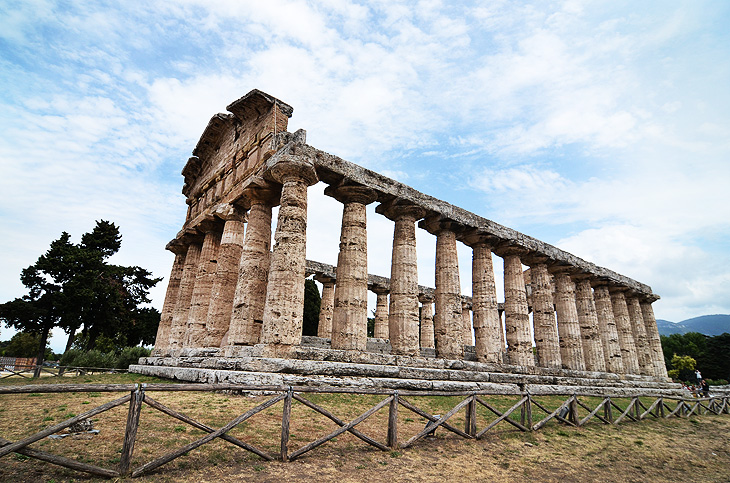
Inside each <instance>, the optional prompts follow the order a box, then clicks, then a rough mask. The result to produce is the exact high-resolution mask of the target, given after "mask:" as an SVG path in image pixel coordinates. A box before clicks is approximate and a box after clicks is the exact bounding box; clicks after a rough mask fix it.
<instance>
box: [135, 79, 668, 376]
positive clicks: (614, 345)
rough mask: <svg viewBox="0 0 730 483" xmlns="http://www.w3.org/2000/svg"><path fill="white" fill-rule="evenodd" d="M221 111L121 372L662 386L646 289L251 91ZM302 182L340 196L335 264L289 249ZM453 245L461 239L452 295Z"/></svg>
mask: <svg viewBox="0 0 730 483" xmlns="http://www.w3.org/2000/svg"><path fill="white" fill-rule="evenodd" d="M227 110H228V113H227V114H216V115H215V116H213V118H212V119H211V120H210V122H209V123H208V126H207V127H206V129H205V131H204V132H203V135H202V137H201V138H200V141H199V142H198V144H197V146H196V147H195V149H194V150H193V156H192V157H191V158H190V159H189V160H188V162H187V163H186V164H185V167H184V169H183V171H182V174H183V176H184V178H185V184H184V186H183V194H184V195H185V196H186V197H187V204H188V211H187V217H186V220H185V224H184V225H183V227H182V229H181V230H180V232H179V233H178V235H177V236H176V237H175V239H174V240H172V241H171V242H170V243H169V244H168V246H167V248H168V249H169V250H170V251H172V252H173V253H174V254H175V261H174V263H173V267H172V271H171V274H170V277H169V281H168V287H167V294H166V296H165V302H164V307H163V310H162V319H161V321H160V326H159V331H158V333H157V340H156V343H155V348H154V351H153V353H152V356H151V357H149V358H143V359H141V360H140V364H139V365H135V366H132V370H134V371H136V372H142V373H146V374H155V375H160V376H165V377H171V378H177V379H182V380H190V381H207V382H243V383H267V384H295V385H303V384H322V385H348V384H352V385H370V386H373V385H375V386H382V387H391V388H399V387H403V388H419V389H423V388H452V389H453V388H457V389H465V388H466V389H469V388H470V389H479V388H483V387H485V386H488V385H490V384H520V385H526V384H527V385H529V384H541V385H550V384H552V385H561V384H562V385H566V384H567V385H570V384H579V385H592V386H613V387H622V386H626V385H641V386H643V387H657V388H662V387H666V388H669V387H670V385H668V382H669V380H668V379H667V374H666V370H665V367H664V359H663V354H662V349H661V345H660V340H659V333H658V331H657V325H656V320H655V318H654V313H653V310H652V303H653V302H654V301H656V300H657V299H658V298H659V297H658V296H657V295H655V294H654V293H652V290H651V288H650V287H649V286H647V285H645V284H642V283H640V282H637V281H635V280H632V279H630V278H628V277H625V276H623V275H620V274H618V273H615V272H613V271H611V270H609V269H606V268H602V267H599V266H596V265H594V264H592V263H590V262H587V261H585V260H582V259H580V258H578V257H576V256H574V255H571V254H570V253H567V252H565V251H562V250H560V249H558V248H556V247H554V246H551V245H549V244H547V243H544V242H541V241H539V240H536V239H534V238H531V237H529V236H527V235H524V234H522V233H519V232H516V231H515V230H512V229H510V228H507V227H505V226H502V225H499V224H497V223H495V222H493V221H491V220H487V219H485V218H482V217H480V216H478V215H476V214H474V213H470V212H468V211H466V210H463V209H461V208H459V207H457V206H453V205H450V204H449V203H446V202H444V201H441V200H438V199H435V198H432V197H430V196H428V195H425V194H423V193H420V192H418V191H416V190H414V189H412V188H410V187H408V186H406V185H404V184H401V183H399V182H397V181H394V180H392V179H389V178H387V177H385V176H382V175H379V174H377V173H374V172H372V171H369V170H367V169H365V168H362V167H360V166H357V165H355V164H353V163H350V162H348V161H345V160H343V159H340V158H338V157H336V156H333V155H331V154H328V153H325V152H323V151H320V150H318V149H316V148H314V147H312V146H309V145H307V144H306V139H305V132H304V131H303V130H299V131H297V132H295V133H289V132H287V123H288V119H289V117H290V116H291V115H292V113H293V108H292V107H291V106H289V105H288V104H286V103H284V102H282V101H280V100H278V99H276V98H274V97H272V96H269V95H267V94H265V93H263V92H261V91H258V90H253V91H251V92H249V93H248V94H246V95H245V96H244V97H242V98H240V99H238V100H237V101H235V102H233V103H232V104H230V105H229V106H228V107H227ZM316 183H325V184H326V185H327V187H326V189H325V195H327V196H331V197H332V198H334V199H336V200H337V201H339V202H340V203H341V204H342V225H341V234H340V251H339V254H338V257H337V266H336V267H333V266H329V265H325V264H322V263H318V262H315V261H309V260H307V258H306V246H307V240H306V227H307V215H308V213H307V190H308V188H309V187H310V186H312V185H314V184H316ZM371 203H375V204H376V208H375V212H376V213H377V214H378V215H382V216H384V217H386V218H388V219H389V220H392V221H393V226H394V229H393V244H392V263H391V271H390V274H389V277H384V276H379V275H375V274H369V273H368V260H367V255H368V247H367V224H368V223H367V217H366V207H367V206H368V205H369V204H371ZM276 206H278V207H279V208H278V216H277V219H276V220H273V219H272V208H274V207H276ZM338 216H339V214H338ZM274 222H275V223H276V225H275V235H274V237H273V240H272V236H271V233H272V223H274ZM419 229H422V230H426V231H427V232H428V233H430V234H432V235H433V236H434V243H435V246H436V259H435V263H434V266H435V287H422V286H419V285H418V272H417V249H418V248H417V247H416V230H419ZM460 243H461V244H464V245H466V246H468V247H470V248H471V249H472V251H473V262H472V266H471V270H472V285H471V287H470V289H469V290H465V291H464V292H465V293H464V292H463V291H462V288H463V287H461V285H460V281H459V270H460V267H459V264H458V259H457V244H460ZM493 256H497V257H501V258H502V259H503V261H504V273H503V274H495V272H494V269H493V264H492V257H493ZM464 268H465V267H461V269H464ZM467 269H468V268H467ZM498 275H499V276H502V277H503V279H504V293H503V294H498V293H497V292H496V288H495V287H496V286H497V285H496V284H495V277H496V276H498ZM307 277H314V279H315V280H317V281H318V282H319V283H321V286H322V304H321V313H320V317H319V327H318V335H317V337H303V336H302V318H303V304H304V280H305V278H307ZM369 291H371V292H374V294H376V295H377V304H376V307H374V309H375V334H374V335H375V337H374V338H368V337H367V333H366V328H367V316H368V305H367V300H368V292H369ZM521 387H522V386H521Z"/></svg>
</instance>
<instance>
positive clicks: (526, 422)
mask: <svg viewBox="0 0 730 483" xmlns="http://www.w3.org/2000/svg"><path fill="white" fill-rule="evenodd" d="M154 391H205V392H210V391H243V392H248V391H256V392H262V393H264V394H268V396H267V397H268V399H267V400H266V401H264V402H262V403H261V404H258V405H257V406H255V407H254V408H252V409H249V410H248V411H246V412H244V413H242V414H240V415H237V416H236V417H235V418H234V419H232V420H231V421H230V422H228V423H227V424H225V425H224V426H222V427H221V428H218V429H215V428H212V427H210V426H208V425H206V424H204V423H201V422H199V421H196V420H195V419H193V418H191V417H189V416H187V415H185V414H183V413H181V412H178V411H176V410H174V409H172V408H170V407H167V406H166V405H164V404H162V403H161V402H159V401H157V400H155V399H153V398H152V397H150V395H149V393H150V392H154ZM61 392H128V394H125V395H124V396H122V397H120V398H118V399H115V400H113V401H110V402H107V403H106V404H102V405H101V406H98V407H96V408H93V409H91V410H89V411H86V412H84V413H83V414H79V415H77V416H74V417H71V418H69V419H67V420H65V421H63V422H61V423H59V424H56V425H54V426H50V427H48V428H45V429H43V430H42V431H39V432H37V433H35V434H33V435H31V436H28V437H25V438H23V439H21V440H19V441H15V442H12V441H9V440H6V439H4V438H2V437H0V458H2V457H3V456H7V455H9V454H11V453H20V454H22V455H26V456H29V457H32V458H36V459H39V460H42V461H47V462H50V463H54V464H57V465H60V466H64V467H66V468H71V469H74V470H78V471H83V472H87V473H91V474H94V475H99V476H105V477H117V476H132V477H136V476H140V475H143V474H146V473H149V472H151V471H153V470H155V469H156V468H159V467H160V466H162V465H165V464H166V463H169V462H170V461H172V460H174V459H176V458H178V457H180V456H182V455H184V454H186V453H188V452H190V451H191V450H193V449H195V448H198V447H200V446H202V445H204V444H206V443H209V442H211V441H213V440H214V439H216V438H221V439H222V440H225V441H227V442H228V443H230V444H232V445H235V446H237V447H239V448H241V449H242V450H245V451H249V452H251V453H254V454H256V455H258V456H259V457H261V458H262V459H264V460H268V461H273V460H275V459H278V460H281V461H292V460H295V459H297V458H299V457H301V456H302V455H303V454H305V453H307V452H308V451H311V450H313V449H314V448H317V447H318V446H320V445H322V444H325V443H327V442H329V441H332V440H333V439H334V438H336V437H337V436H339V435H341V434H343V433H345V432H349V433H351V434H352V435H354V436H355V437H357V438H359V439H360V440H362V441H363V442H365V443H367V444H369V445H371V446H374V447H376V448H378V449H379V450H382V451H390V450H394V449H401V448H408V447H410V446H413V445H414V444H415V443H416V442H418V441H420V440H422V439H423V438H424V437H425V436H427V435H429V434H433V432H434V431H435V430H436V429H437V428H443V429H444V430H447V431H450V432H451V433H454V434H456V435H458V436H459V437H461V438H464V439H480V438H482V437H483V436H484V435H485V434H486V433H487V432H488V431H490V430H492V429H493V428H495V427H496V426H497V425H499V424H502V423H503V425H504V424H509V425H511V426H513V427H515V428H517V429H519V430H520V431H537V430H539V429H541V428H543V427H544V426H545V424H547V423H548V422H549V421H551V420H556V421H559V422H561V423H564V424H566V425H569V426H576V427H579V426H583V425H584V424H586V423H588V422H589V421H591V420H594V419H595V420H598V421H600V422H602V423H604V424H612V425H617V424H620V423H622V422H625V421H635V422H639V421H642V420H645V419H647V418H655V419H663V418H671V417H690V416H698V415H701V414H708V413H712V414H730V405H729V404H728V402H729V401H728V400H729V399H730V397H728V396H720V397H709V398H699V399H695V398H680V397H666V396H661V395H647V396H633V397H627V396H606V395H600V394H581V395H580V396H579V395H578V394H562V395H557V394H549V393H546V394H530V393H520V394H514V393H507V392H502V393H500V392H498V391H480V392H444V391H406V390H402V391H397V390H377V389H371V390H368V389H358V388H332V387H331V388H316V387H289V386H285V387H282V386H243V385H234V384H149V385H147V384H141V385H139V384H134V385H132V384H106V385H105V384H46V385H28V386H5V387H2V386H0V394H24V393H25V394H27V393H36V394H38V393H61ZM307 393H320V394H334V393H340V394H342V393H349V394H357V395H365V394H367V395H380V396H384V398H383V399H382V400H380V401H379V402H378V403H377V404H375V405H374V406H372V407H371V408H370V409H368V410H367V411H365V412H364V413H362V414H361V415H359V416H358V417H356V418H354V419H352V420H351V421H349V422H346V421H344V420H342V419H340V418H338V417H337V416H336V415H334V414H332V413H331V412H330V411H328V410H327V409H325V408H322V407H320V406H319V405H317V404H315V403H313V402H311V401H310V400H308V399H307V398H306V397H305V395H306V394H307ZM496 395H499V396H514V397H515V398H518V400H517V401H516V402H515V403H514V405H512V406H511V407H510V408H509V409H507V410H505V411H500V410H499V409H497V408H496V407H495V406H494V405H493V404H490V403H489V401H488V400H487V397H488V396H496ZM417 396H450V397H454V396H458V397H459V398H460V401H459V402H458V403H457V404H456V405H454V406H453V408H452V409H451V410H449V411H448V412H447V413H446V414H444V415H438V414H436V415H434V414H430V413H428V412H427V411H424V410H423V409H421V408H419V407H417V406H416V405H415V404H413V403H412V402H411V401H409V398H411V397H417ZM539 396H542V397H545V396H561V397H566V399H565V400H564V401H563V402H562V404H560V405H559V406H558V407H557V408H556V409H550V408H548V407H546V406H545V405H544V404H542V403H540V402H539V401H537V400H536V399H535V398H536V397H539ZM589 398H590V399H592V400H593V401H594V403H595V399H593V398H597V399H600V402H598V403H597V405H596V406H595V407H592V406H591V405H589V404H590V402H589V401H588V399H589ZM647 399H648V400H652V401H653V402H651V403H650V404H649V403H648V402H647ZM619 400H624V403H626V400H628V404H625V408H624V407H622V406H623V405H624V404H621V405H619V404H617V402H618V401H619ZM282 401H283V410H282V416H281V443H280V450H279V452H278V453H277V454H270V453H268V452H267V451H264V450H263V449H261V448H257V447H255V446H254V445H252V444H249V443H246V442H245V441H241V440H240V439H238V438H236V437H233V436H231V435H229V434H228V433H229V432H230V431H231V430H232V429H233V428H235V427H236V426H238V425H240V424H241V423H243V422H244V421H246V420H248V419H249V418H251V417H252V416H253V415H255V414H257V413H259V412H261V411H263V410H264V409H266V408H269V407H271V406H273V405H275V404H277V403H279V402H282ZM293 401H298V402H299V403H301V404H303V405H304V406H306V407H308V408H310V409H311V410H313V411H315V412H317V413H319V414H321V415H323V416H325V417H326V418H328V419H330V420H331V421H333V422H334V423H335V424H336V425H337V426H338V428H337V429H336V430H335V431H333V432H331V433H330V434H328V435H326V436H324V437H321V438H319V439H317V440H315V441H312V442H309V443H308V444H306V445H304V446H302V447H301V448H299V449H296V450H295V451H292V452H289V436H290V432H289V423H290V418H291V408H292V402H293ZM123 404H129V410H128V413H127V421H126V427H125V432H124V442H123V446H122V451H121V457H120V460H119V464H118V466H117V467H116V468H114V469H108V468H102V467H99V466H95V465H91V464H88V463H83V462H80V461H76V460H72V459H69V458H65V457H63V456H58V455H54V454H51V453H47V452H44V451H39V450H35V449H31V448H28V445H30V444H32V443H34V442H37V441H40V440H42V439H43V438H46V437H48V436H50V435H52V434H54V433H57V432H59V431H61V430H63V429H65V428H68V427H69V426H71V425H73V424H76V423H78V422H79V421H82V420H85V419H87V418H91V417H93V416H96V415H98V414H100V413H103V412H105V411H108V410H109V409H112V408H115V407H118V406H121V405H123ZM143 404H146V405H148V406H149V407H151V408H154V409H156V410H157V411H160V412H162V413H164V414H166V415H168V416H170V417H172V418H175V419H177V420H179V421H182V422H184V423H186V424H189V425H190V426H192V427H194V428H197V429H199V430H202V431H204V432H205V433H208V434H207V435H205V436H204V437H202V438H200V439H197V440H195V441H193V442H191V443H189V444H186V445H184V446H182V447H180V448H178V449H176V450H174V451H171V452H170V453H167V454H165V455H163V456H160V457H158V458H155V459H153V460H152V461H149V462H147V463H145V464H143V465H141V466H139V467H137V468H132V467H131V461H132V455H133V452H134V445H135V440H136V437H137V432H138V430H139V428H140V413H141V409H142V405H143ZM386 406H387V408H388V428H387V433H386V434H387V436H386V440H385V441H377V440H375V439H374V438H371V437H370V436H367V435H365V434H363V433H362V432H360V431H358V430H357V429H356V426H357V425H358V424H360V423H361V422H363V421H365V420H366V419H367V418H369V417H370V416H372V415H373V414H375V413H376V412H378V411H379V410H381V409H383V408H385V407H386ZM477 406H481V407H483V408H486V410H487V411H488V413H489V414H492V415H493V416H492V418H493V419H492V420H491V421H489V422H488V423H487V424H486V425H485V426H484V427H483V428H478V427H477V417H476V416H477ZM400 408H403V409H405V410H407V411H409V412H412V413H415V414H417V415H418V416H421V417H423V418H425V419H426V420H427V421H428V423H427V424H426V426H425V427H424V428H423V430H421V431H419V432H417V433H416V434H414V435H412V436H411V437H410V438H409V439H407V440H405V441H403V442H401V439H400V438H401V437H402V436H403V435H400V434H398V425H397V421H398V411H399V410H400ZM579 408H582V409H583V410H584V413H585V412H586V411H587V414H586V415H585V416H584V417H580V410H579ZM462 409H463V410H464V411H465V416H464V429H460V428H458V427H456V426H454V425H452V424H449V420H450V419H451V418H452V417H453V416H454V415H455V414H457V413H459V412H460V411H461V410H462ZM518 411H519V413H518Z"/></svg>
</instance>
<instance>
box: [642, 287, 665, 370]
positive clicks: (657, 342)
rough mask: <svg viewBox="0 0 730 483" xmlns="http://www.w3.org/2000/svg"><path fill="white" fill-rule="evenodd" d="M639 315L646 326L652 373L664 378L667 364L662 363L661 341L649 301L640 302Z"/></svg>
mask: <svg viewBox="0 0 730 483" xmlns="http://www.w3.org/2000/svg"><path fill="white" fill-rule="evenodd" d="M641 315H642V318H643V319H644V325H645V326H646V338H647V340H648V341H649V354H650V356H651V361H652V365H653V367H654V375H655V376H657V377H664V378H666V377H667V366H666V365H665V364H664V352H663V351H662V342H661V339H660V338H659V329H658V328H657V325H656V317H654V309H653V308H652V307H651V302H648V301H643V302H641Z"/></svg>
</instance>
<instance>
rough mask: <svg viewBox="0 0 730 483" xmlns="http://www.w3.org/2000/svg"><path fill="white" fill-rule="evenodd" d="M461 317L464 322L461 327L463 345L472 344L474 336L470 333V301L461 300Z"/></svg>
mask: <svg viewBox="0 0 730 483" xmlns="http://www.w3.org/2000/svg"><path fill="white" fill-rule="evenodd" d="M461 318H462V320H463V323H464V329H463V331H464V332H463V336H462V338H463V340H464V345H474V336H473V333H472V321H471V303H469V302H467V301H466V300H462V301H461Z"/></svg>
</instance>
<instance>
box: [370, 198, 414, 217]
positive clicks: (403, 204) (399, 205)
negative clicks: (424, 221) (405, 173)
mask: <svg viewBox="0 0 730 483" xmlns="http://www.w3.org/2000/svg"><path fill="white" fill-rule="evenodd" d="M375 212H376V213H378V214H381V215H383V216H385V217H386V218H388V219H389V220H392V221H396V220H398V219H401V218H412V219H413V221H414V222H415V221H417V220H420V219H421V218H423V217H424V216H425V215H426V210H425V209H423V208H421V207H420V206H416V205H413V204H411V203H409V202H407V201H403V200H399V199H395V200H392V201H389V202H386V203H381V204H379V205H378V206H376V207H375Z"/></svg>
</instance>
